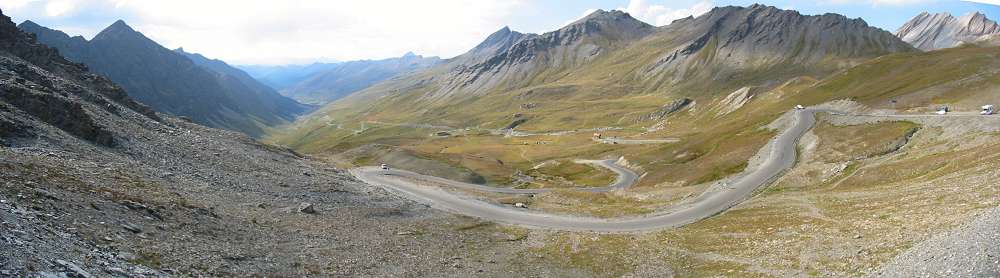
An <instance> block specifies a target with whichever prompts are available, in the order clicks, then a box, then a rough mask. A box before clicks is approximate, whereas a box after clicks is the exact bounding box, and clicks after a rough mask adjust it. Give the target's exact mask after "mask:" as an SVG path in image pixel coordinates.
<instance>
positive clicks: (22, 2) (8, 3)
mask: <svg viewBox="0 0 1000 278" xmlns="http://www.w3.org/2000/svg"><path fill="white" fill-rule="evenodd" d="M36 1H38V0H3V1H0V9H2V10H4V12H9V11H15V10H18V9H21V8H22V7H24V6H26V5H28V4H29V3H32V2H36Z"/></svg>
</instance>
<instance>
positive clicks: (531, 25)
mask: <svg viewBox="0 0 1000 278" xmlns="http://www.w3.org/2000/svg"><path fill="white" fill-rule="evenodd" d="M754 2H760V3H764V4H768V5H773V6H777V7H779V8H786V9H796V10H799V11H801V12H803V13H805V14H822V13H827V12H833V13H840V14H844V15H847V16H849V17H852V18H854V17H861V18H864V19H865V20H867V21H868V22H869V23H870V24H872V25H874V26H878V27H881V28H883V29H887V30H890V31H893V30H895V29H896V28H898V27H899V26H900V25H902V24H903V23H905V22H906V20H908V19H909V18H911V17H912V16H914V15H916V14H918V13H920V12H922V11H929V12H950V13H953V14H964V13H967V12H970V11H981V12H983V13H985V14H987V16H989V17H991V18H993V19H1000V6H997V5H1000V0H976V1H959V0H814V1H801V0H759V1H741V0H572V1H570V0H559V1H557V0H427V1H410V0H396V1H390V0H361V1H358V0H0V9H2V10H3V13H4V14H6V15H8V16H11V17H13V19H14V21H16V22H21V21H24V20H32V21H35V22H37V23H39V24H41V25H43V26H47V27H50V28H54V29H59V30H63V31H65V32H66V33H68V34H70V35H82V36H84V37H86V38H88V39H89V38H91V37H93V36H94V35H95V34H97V33H98V32H100V31H101V30H102V29H104V27H106V26H108V25H110V24H111V23H112V22H114V21H115V20H118V19H123V20H125V21H126V22H128V23H129V25H131V26H132V27H133V28H135V29H136V30H138V31H140V32H142V33H144V34H146V35H147V36H148V37H150V38H152V39H154V40H156V41H157V42H159V43H160V44H163V45H164V46H166V47H168V48H171V49H173V48H177V47H184V48H185V50H188V51H190V52H198V53H202V54H205V55H206V56H209V57H212V58H219V59H223V60H225V61H228V62H230V63H233V64H291V63H309V62H313V61H329V60H340V61H347V60H358V59H380V58H388V57H395V56H400V55H402V54H404V53H406V52H407V51H413V52H415V53H418V54H422V55H430V56H441V57H445V58H447V57H453V56H455V55H458V54H461V53H463V52H465V51H466V50H468V49H469V48H472V47H473V46H475V45H476V44H478V43H479V42H480V41H482V40H483V39H484V38H485V37H486V36H487V35H489V34H490V33H492V32H494V31H496V30H498V29H500V28H502V27H503V26H510V27H511V28H512V29H514V30H518V31H521V32H532V33H543V32H547V31H552V30H555V29H557V28H559V27H560V26H563V25H565V24H566V23H568V22H571V21H573V20H575V19H577V18H580V17H582V16H583V15H585V14H586V13H589V12H590V11H593V10H595V9H605V10H610V9H620V10H624V11H626V12H629V13H630V14H632V15H633V16H635V17H636V18H639V19H641V20H643V21H646V22H648V23H650V24H653V25H657V26H660V25H666V24H668V23H670V22H671V21H672V20H674V19H677V18H681V17H686V16H689V15H699V14H702V13H704V12H707V11H708V10H710V9H711V8H712V7H715V6H726V5H741V6H745V5H749V4H752V3H754ZM990 3H992V4H990Z"/></svg>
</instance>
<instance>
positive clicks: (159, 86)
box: [19, 21, 309, 136]
mask: <svg viewBox="0 0 1000 278" xmlns="http://www.w3.org/2000/svg"><path fill="white" fill-rule="evenodd" d="M19 28H20V29H22V30H24V31H25V32H28V33H34V34H35V35H36V36H37V38H38V41H39V42H41V43H43V44H46V45H49V46H51V47H54V48H56V49H58V50H59V51H60V53H62V54H63V56H65V57H66V58H67V59H70V60H72V61H74V62H78V63H83V64H85V65H87V67H89V68H90V69H91V70H93V71H94V72H96V73H99V74H101V75H104V76H107V77H108V78H110V79H111V80H112V81H115V82H116V83H118V84H120V85H121V86H122V87H123V88H124V89H125V90H126V91H127V92H128V94H129V95H131V96H132V97H133V98H135V99H136V100H138V101H139V102H142V103H144V104H147V105H149V106H151V107H153V108H154V109H156V110H157V111H160V112H164V113H169V114H173V115H177V116H186V117H189V118H190V119H192V120H193V121H195V122H197V123H201V124H204V125H207V126H212V127H218V128H225V129H230V130H235V131H241V132H244V133H246V134H249V135H252V136H260V135H262V134H263V133H264V131H265V129H266V128H268V127H269V126H276V125H280V124H284V123H288V122H290V121H292V120H294V119H295V117H296V116H297V115H300V114H302V113H304V112H306V111H307V110H308V109H309V107H308V106H306V105H303V104H300V103H298V102H295V101H294V100H291V99H289V98H285V97H283V96H281V95H279V94H278V93H277V92H275V91H274V90H273V89H271V88H269V87H267V86H264V85H262V84H260V83H259V82H257V81H256V80H255V79H253V78H249V75H246V74H245V73H243V72H241V71H240V70H238V69H235V68H233V67H230V66H229V65H227V64H226V63H224V62H222V61H218V60H210V59H207V58H205V57H202V56H201V55H196V54H190V53H186V52H183V51H178V52H174V51H171V50H169V49H166V48H164V47H162V46H160V45H159V44H157V43H156V42H155V41H153V40H151V39H149V38H147V37H146V36H144V35H143V34H142V33H139V32H137V31H135V30H133V29H132V28H131V27H129V26H128V25H127V24H126V23H125V22H124V21H117V22H115V23H114V24H112V25H111V26H109V27H108V28H106V29H104V30H103V31H101V32H100V33H98V34H97V35H96V36H95V37H94V38H93V39H92V40H89V41H88V40H86V39H84V38H83V37H80V36H76V37H70V36H69V35H67V34H66V33H63V32H61V31H57V30H52V29H49V28H45V27H42V26H40V25H38V24H35V23H34V22H31V21H26V22H24V23H22V24H20V25H19Z"/></svg>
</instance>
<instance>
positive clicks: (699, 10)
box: [618, 0, 715, 26]
mask: <svg viewBox="0 0 1000 278" xmlns="http://www.w3.org/2000/svg"><path fill="white" fill-rule="evenodd" d="M713 7H715V4H713V3H712V1H709V0H702V1H698V2H696V3H694V4H693V5H691V6H690V7H686V8H671V7H667V6H664V5H654V4H650V3H649V2H647V1H646V0H630V1H629V2H628V7H625V8H618V9H619V10H622V11H625V12H627V13H629V14H630V15H632V17H635V18H637V19H639V20H642V21H645V22H646V23H649V24H652V25H656V26H663V25H667V24H670V23H671V22H673V21H674V20H677V19H681V18H685V17H688V16H699V15H702V14H704V13H707V12H708V11H710V10H712V8H713Z"/></svg>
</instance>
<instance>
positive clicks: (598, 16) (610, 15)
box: [574, 9, 638, 24]
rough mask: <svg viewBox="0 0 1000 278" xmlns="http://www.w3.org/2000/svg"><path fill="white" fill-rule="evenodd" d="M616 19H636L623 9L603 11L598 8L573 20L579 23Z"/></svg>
mask: <svg viewBox="0 0 1000 278" xmlns="http://www.w3.org/2000/svg"><path fill="white" fill-rule="evenodd" d="M618 20H636V21H638V20H637V19H635V18H632V16H631V15H629V14H628V13H626V12H623V11H619V10H610V11H605V10H601V9H598V10H596V11H594V12H592V13H590V14H588V15H587V16H585V17H583V18H581V19H580V20H578V21H576V22H574V24H579V23H582V22H588V21H618Z"/></svg>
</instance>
